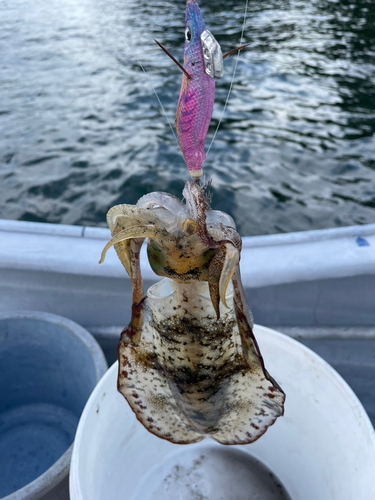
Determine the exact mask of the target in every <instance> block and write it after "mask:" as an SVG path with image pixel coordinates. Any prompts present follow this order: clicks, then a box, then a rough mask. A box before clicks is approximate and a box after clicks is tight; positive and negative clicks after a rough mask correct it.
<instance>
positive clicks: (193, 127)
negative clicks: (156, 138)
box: [176, 0, 215, 177]
mask: <svg viewBox="0 0 375 500" xmlns="http://www.w3.org/2000/svg"><path fill="white" fill-rule="evenodd" d="M205 29H206V27H205V24H204V21H203V17H202V14H201V11H200V9H199V6H198V3H197V2H196V1H194V0H188V1H187V4H186V17H185V47H184V69H185V70H186V71H187V73H188V74H189V75H190V78H188V77H187V76H186V74H183V77H182V86H181V92H180V97H179V101H178V106H177V113H176V130H177V138H178V142H179V144H180V148H181V151H182V153H183V155H184V158H185V161H186V163H187V166H188V168H189V172H190V175H191V176H192V177H200V176H201V175H202V164H203V162H204V160H205V159H206V155H205V153H204V143H205V140H206V135H207V131H208V126H209V124H210V120H211V116H212V110H213V105H214V98H215V80H214V79H213V78H212V77H211V76H209V75H208V74H207V73H206V71H205V63H204V56H203V49H202V43H201V35H202V33H203V32H204V31H205Z"/></svg>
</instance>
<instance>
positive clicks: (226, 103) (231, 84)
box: [206, 0, 249, 156]
mask: <svg viewBox="0 0 375 500" xmlns="http://www.w3.org/2000/svg"><path fill="white" fill-rule="evenodd" d="M248 5H249V0H246V6H245V14H244V18H243V24H242V33H241V38H240V43H241V41H242V39H243V35H244V33H245V24H246V17H247V9H248ZM240 52H241V51H238V54H237V57H236V62H235V64H234V71H233V76H232V81H231V82H230V86H229V90H228V95H227V99H226V101H225V104H224V108H223V111H222V113H221V116H220V120H219V123H218V124H217V127H216V130H215V132H214V135H213V137H212V140H211V143H210V145H209V147H208V149H207V153H206V156H208V153H209V152H210V149H211V146H212V144H213V142H214V140H215V137H216V134H217V131H218V130H219V127H220V124H221V122H222V120H223V117H224V113H225V110H226V109H227V105H228V101H229V96H230V94H231V92H232V87H233V84H234V77H235V75H236V71H237V65H238V61H239V59H240Z"/></svg>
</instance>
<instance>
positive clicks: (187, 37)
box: [185, 26, 192, 42]
mask: <svg viewBox="0 0 375 500" xmlns="http://www.w3.org/2000/svg"><path fill="white" fill-rule="evenodd" d="M191 38H192V33H191V29H190V28H189V26H188V27H187V28H186V29H185V40H186V41H187V42H190V40H191Z"/></svg>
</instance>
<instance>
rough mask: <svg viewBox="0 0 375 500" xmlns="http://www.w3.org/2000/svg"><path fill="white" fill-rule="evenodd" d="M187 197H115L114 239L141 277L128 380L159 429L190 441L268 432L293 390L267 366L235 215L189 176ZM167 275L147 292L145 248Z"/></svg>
mask: <svg viewBox="0 0 375 500" xmlns="http://www.w3.org/2000/svg"><path fill="white" fill-rule="evenodd" d="M183 194H184V198H185V199H186V202H187V205H184V204H182V203H181V202H180V201H179V200H178V199H177V198H174V197H172V196H171V195H168V194H166V193H151V194H150V195H146V196H145V197H143V198H141V199H140V200H139V202H138V203H137V206H136V207H134V206H131V205H120V206H117V207H113V208H112V209H111V210H110V211H109V213H108V216H107V220H108V224H109V226H110V229H111V232H112V235H113V237H112V240H111V241H110V242H109V243H108V244H107V246H106V248H105V249H104V251H103V256H102V259H103V258H104V255H105V252H106V251H107V250H108V248H110V246H112V245H114V246H115V249H116V251H117V253H118V256H119V258H120V260H121V262H122V263H123V264H124V266H125V268H126V270H127V271H128V273H129V275H130V278H131V282H132V287H133V306H132V320H131V322H130V324H129V325H128V326H127V327H126V328H125V329H124V331H123V332H122V335H121V339H120V342H119V346H118V360H119V372H118V390H119V391H120V392H121V394H123V395H124V397H125V398H126V400H127V401H128V403H129V405H130V406H131V408H132V410H133V411H134V413H135V415H136V417H137V418H138V420H139V421H140V422H141V423H142V424H143V425H144V426H145V427H146V428H147V429H148V430H149V431H150V432H152V433H153V434H155V435H156V436H158V437H160V438H163V439H167V440H169V441H171V442H173V443H178V444H189V443H194V442H197V441H200V440H201V439H203V438H205V437H211V438H213V439H215V440H216V441H218V442H220V443H222V444H247V443H251V442H253V441H255V440H256V439H258V438H259V437H260V436H261V435H262V434H263V433H264V432H265V431H266V430H267V428H268V427H269V426H270V425H272V424H273V423H274V422H275V420H276V418H277V417H278V416H280V415H282V414H283V411H284V409H283V405H284V400H285V395H284V393H283V391H282V389H281V388H280V387H279V385H278V384H277V383H276V382H275V381H274V380H273V379H272V377H271V376H270V375H269V374H268V372H267V370H266V369H265V367H264V363H263V359H262V356H261V353H260V351H259V348H258V345H257V342H256V339H255V337H254V335H253V332H252V328H253V325H252V318H251V313H250V310H249V308H248V306H247V303H246V297H245V294H244V291H243V288H242V284H241V277H240V273H239V268H238V262H239V255H240V250H241V239H240V236H239V235H238V233H237V232H236V231H235V229H234V228H233V221H232V220H231V219H230V217H229V216H227V215H226V214H224V213H222V212H215V211H212V210H210V209H209V204H208V203H207V200H206V199H205V193H204V191H203V190H202V188H201V187H200V186H199V185H197V184H196V183H194V182H187V183H186V186H185V189H184V193H183ZM145 237H148V238H149V243H148V255H149V260H150V264H151V266H152V267H153V269H154V270H155V271H156V272H157V274H158V275H160V276H164V277H165V279H163V280H162V281H160V282H159V283H157V284H156V285H154V286H152V287H151V288H150V289H149V290H148V292H147V295H146V296H144V292H143V284H142V279H141V275H140V266H139V252H140V248H141V245H142V241H143V240H144V238H145Z"/></svg>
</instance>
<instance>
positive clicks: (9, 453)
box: [0, 311, 107, 500]
mask: <svg viewBox="0 0 375 500" xmlns="http://www.w3.org/2000/svg"><path fill="white" fill-rule="evenodd" d="M106 369H107V362H106V360H105V357H104V355H103V352H102V350H101V348H100V346H99V344H98V343H97V342H96V340H95V339H94V338H93V337H92V336H91V335H90V334H89V333H88V332H87V331H86V330H85V329H84V328H82V327H81V326H79V325H77V324H76V323H74V322H73V321H70V320H68V319H66V318H62V317H60V316H56V315H54V314H48V313H42V312H29V311H26V312H24V311H21V312H11V313H0V371H1V375H0V498H3V499H4V498H6V499H7V500H21V499H28V500H31V499H33V500H34V499H35V500H36V499H39V498H43V497H45V498H47V497H48V500H53V499H54V498H56V499H57V498H59V499H60V498H64V497H65V495H63V492H62V490H66V491H67V475H68V471H69V464H70V457H71V452H72V443H73V440H74V435H75V431H76V427H77V424H78V421H79V417H80V415H81V413H82V410H83V407H84V405H85V403H86V401H87V399H88V397H89V396H90V394H91V392H92V390H93V389H94V387H95V385H96V383H97V382H98V381H99V379H100V378H101V376H102V375H103V374H104V372H105V371H106ZM62 495H63V496H62Z"/></svg>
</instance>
